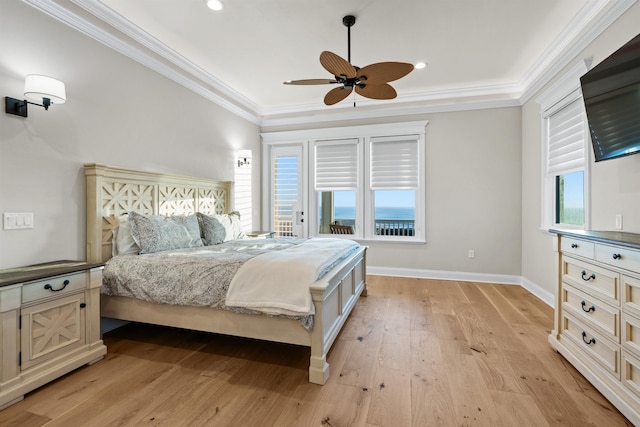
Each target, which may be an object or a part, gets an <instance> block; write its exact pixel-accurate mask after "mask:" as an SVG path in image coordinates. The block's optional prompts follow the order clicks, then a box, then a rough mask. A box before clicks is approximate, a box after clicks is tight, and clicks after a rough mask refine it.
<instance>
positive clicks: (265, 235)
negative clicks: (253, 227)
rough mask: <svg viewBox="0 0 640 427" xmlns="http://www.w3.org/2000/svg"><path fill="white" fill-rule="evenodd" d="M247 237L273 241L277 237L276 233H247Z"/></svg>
mask: <svg viewBox="0 0 640 427" xmlns="http://www.w3.org/2000/svg"><path fill="white" fill-rule="evenodd" d="M246 235H247V237H250V238H252V239H273V238H274V237H275V235H276V232H275V231H250V232H248V233H246Z"/></svg>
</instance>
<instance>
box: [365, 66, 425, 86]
mask: <svg viewBox="0 0 640 427" xmlns="http://www.w3.org/2000/svg"><path fill="white" fill-rule="evenodd" d="M411 71H413V65H412V64H408V63H406V62H378V63H376V64H371V65H367V66H366V67H363V68H360V69H359V70H358V73H357V74H358V75H357V77H359V78H362V77H366V80H365V83H374V84H378V83H387V82H392V81H394V80H398V79H399V78H401V77H404V76H406V75H407V74H409V73H410V72H411Z"/></svg>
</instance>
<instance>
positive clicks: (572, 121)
mask: <svg viewBox="0 0 640 427" xmlns="http://www.w3.org/2000/svg"><path fill="white" fill-rule="evenodd" d="M585 120H586V118H585V114H584V106H583V105H582V98H578V99H576V100H574V101H572V102H571V103H569V104H567V105H566V106H565V107H563V108H561V109H560V110H558V111H556V112H554V113H553V114H551V115H550V116H549V117H548V118H547V126H548V129H547V132H548V141H549V146H548V149H547V174H549V175H561V174H566V173H569V172H574V171H577V170H582V169H584V164H585V137H586V132H585Z"/></svg>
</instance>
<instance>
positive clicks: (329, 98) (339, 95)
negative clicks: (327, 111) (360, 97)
mask: <svg viewBox="0 0 640 427" xmlns="http://www.w3.org/2000/svg"><path fill="white" fill-rule="evenodd" d="M352 90H353V89H352V88H349V89H347V88H345V87H344V86H340V87H337V88H335V89H331V90H330V91H329V92H327V94H326V95H325V97H324V103H325V104H326V105H333V104H336V103H338V102H340V101H342V100H343V99H345V98H346V97H347V96H349V94H350V93H351V91H352Z"/></svg>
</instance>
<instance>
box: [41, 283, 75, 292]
mask: <svg viewBox="0 0 640 427" xmlns="http://www.w3.org/2000/svg"><path fill="white" fill-rule="evenodd" d="M69 283H71V282H69V281H68V280H65V281H64V282H62V287H61V288H60V289H53V286H51V285H50V284H49V283H47V284H46V285H44V288H45V289H49V290H50V291H51V292H59V291H61V290H63V289H64V288H66V287H67V285H68V284H69Z"/></svg>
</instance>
